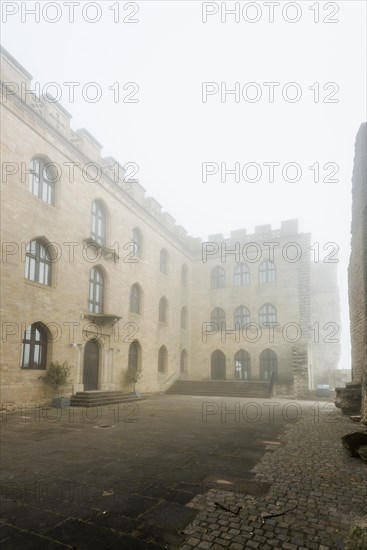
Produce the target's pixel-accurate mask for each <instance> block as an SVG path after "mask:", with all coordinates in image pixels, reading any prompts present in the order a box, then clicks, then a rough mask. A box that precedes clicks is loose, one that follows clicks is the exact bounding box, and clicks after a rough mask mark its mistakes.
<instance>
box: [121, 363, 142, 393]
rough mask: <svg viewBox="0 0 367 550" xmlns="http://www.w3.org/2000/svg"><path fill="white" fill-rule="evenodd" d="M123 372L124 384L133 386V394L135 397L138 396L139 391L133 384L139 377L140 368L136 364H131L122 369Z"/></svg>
mask: <svg viewBox="0 0 367 550" xmlns="http://www.w3.org/2000/svg"><path fill="white" fill-rule="evenodd" d="M122 374H123V381H124V384H125V385H126V386H132V388H133V394H134V395H136V397H140V393H139V392H138V391H136V389H135V386H136V384H137V383H138V381H139V380H140V377H141V374H142V372H141V369H140V368H139V367H138V366H131V367H128V368H127V369H125V370H124V371H122Z"/></svg>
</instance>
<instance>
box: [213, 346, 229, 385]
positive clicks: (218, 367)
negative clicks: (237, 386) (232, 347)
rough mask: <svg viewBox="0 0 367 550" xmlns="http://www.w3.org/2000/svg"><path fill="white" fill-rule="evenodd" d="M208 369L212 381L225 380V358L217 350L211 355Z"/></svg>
mask: <svg viewBox="0 0 367 550" xmlns="http://www.w3.org/2000/svg"><path fill="white" fill-rule="evenodd" d="M210 367H211V369H210V370H211V379H212V380H225V379H226V357H225V355H224V353H223V352H222V351H220V350H219V349H217V350H216V351H214V352H213V353H212V356H211V365H210Z"/></svg>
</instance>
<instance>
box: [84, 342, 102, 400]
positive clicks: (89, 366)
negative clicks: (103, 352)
mask: <svg viewBox="0 0 367 550" xmlns="http://www.w3.org/2000/svg"><path fill="white" fill-rule="evenodd" d="M98 379H99V343H98V341H97V340H95V339H93V340H89V341H88V342H87V343H86V344H85V348H84V366H83V384H84V391H93V390H98Z"/></svg>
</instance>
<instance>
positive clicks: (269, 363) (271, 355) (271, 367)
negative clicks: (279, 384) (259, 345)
mask: <svg viewBox="0 0 367 550" xmlns="http://www.w3.org/2000/svg"><path fill="white" fill-rule="evenodd" d="M272 373H274V380H277V379H278V358H277V355H276V353H275V352H274V351H273V350H271V349H265V350H264V351H262V352H261V353H260V380H270V377H271V375H272Z"/></svg>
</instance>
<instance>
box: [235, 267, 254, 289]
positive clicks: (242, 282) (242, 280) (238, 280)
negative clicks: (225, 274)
mask: <svg viewBox="0 0 367 550" xmlns="http://www.w3.org/2000/svg"><path fill="white" fill-rule="evenodd" d="M233 284H234V286H247V285H249V284H250V270H249V268H248V266H247V265H246V264H239V265H237V266H236V267H235V268H234V272H233Z"/></svg>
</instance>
